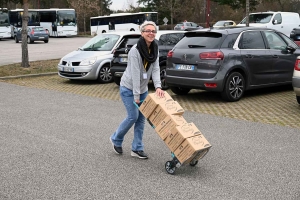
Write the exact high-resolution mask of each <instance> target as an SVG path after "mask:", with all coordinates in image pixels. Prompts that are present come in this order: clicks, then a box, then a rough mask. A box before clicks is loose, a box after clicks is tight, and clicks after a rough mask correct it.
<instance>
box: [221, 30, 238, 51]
mask: <svg viewBox="0 0 300 200" xmlns="http://www.w3.org/2000/svg"><path fill="white" fill-rule="evenodd" d="M238 36H239V34H238V33H235V34H231V35H228V36H227V37H226V38H225V40H224V42H223V44H222V46H221V47H222V48H233V45H234V43H235V41H236V39H237V37H238Z"/></svg>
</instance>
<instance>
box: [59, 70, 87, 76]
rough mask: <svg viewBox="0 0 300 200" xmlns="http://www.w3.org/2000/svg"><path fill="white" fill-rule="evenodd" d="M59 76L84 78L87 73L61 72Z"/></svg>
mask: <svg viewBox="0 0 300 200" xmlns="http://www.w3.org/2000/svg"><path fill="white" fill-rule="evenodd" d="M59 74H60V75H62V76H65V77H83V76H85V75H86V73H84V74H83V73H81V72H63V71H59Z"/></svg>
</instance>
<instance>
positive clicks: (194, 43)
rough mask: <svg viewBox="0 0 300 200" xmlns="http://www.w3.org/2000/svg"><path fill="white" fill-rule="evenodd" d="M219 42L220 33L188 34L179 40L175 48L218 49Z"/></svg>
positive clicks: (220, 39) (220, 38)
mask: <svg viewBox="0 0 300 200" xmlns="http://www.w3.org/2000/svg"><path fill="white" fill-rule="evenodd" d="M221 41H222V34H221V33H212V32H197V33H195V32H190V33H187V34H185V37H184V38H182V40H180V42H179V43H178V44H177V45H176V48H182V49H187V48H201V49H215V48H219V47H220V45H221Z"/></svg>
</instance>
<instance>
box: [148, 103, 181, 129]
mask: <svg viewBox="0 0 300 200" xmlns="http://www.w3.org/2000/svg"><path fill="white" fill-rule="evenodd" d="M183 113H184V109H183V108H182V107H181V106H180V105H179V103H178V102H177V101H167V102H165V103H161V104H158V106H157V107H156V108H155V110H154V111H153V112H152V114H151V115H150V117H149V121H150V122H151V123H152V124H153V126H154V127H156V126H158V125H159V123H160V122H161V121H163V120H164V119H165V118H166V117H167V116H168V115H182V114H183Z"/></svg>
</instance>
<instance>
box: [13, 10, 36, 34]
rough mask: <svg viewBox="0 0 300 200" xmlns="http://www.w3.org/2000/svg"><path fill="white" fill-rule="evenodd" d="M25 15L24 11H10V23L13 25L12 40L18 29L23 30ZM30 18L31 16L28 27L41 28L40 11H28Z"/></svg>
mask: <svg viewBox="0 0 300 200" xmlns="http://www.w3.org/2000/svg"><path fill="white" fill-rule="evenodd" d="M23 13H24V10H23V9H14V10H9V11H8V14H9V21H10V25H11V38H13V37H14V32H16V31H17V29H19V28H22V16H23ZM28 16H29V21H28V24H27V26H28V27H34V26H40V19H39V14H38V11H36V10H28Z"/></svg>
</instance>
